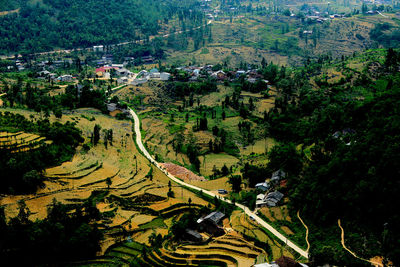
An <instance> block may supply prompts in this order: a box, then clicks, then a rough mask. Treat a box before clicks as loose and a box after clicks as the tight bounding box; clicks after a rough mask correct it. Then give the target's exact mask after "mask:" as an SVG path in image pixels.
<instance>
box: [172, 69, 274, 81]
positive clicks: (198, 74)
mask: <svg viewBox="0 0 400 267" xmlns="http://www.w3.org/2000/svg"><path fill="white" fill-rule="evenodd" d="M213 67H214V66H213V65H205V66H203V67H196V66H188V67H179V68H177V70H180V71H184V72H186V73H188V74H189V76H190V78H189V81H197V80H199V79H201V78H207V77H211V78H214V79H216V80H218V81H233V80H235V79H237V78H239V77H240V76H245V79H246V80H247V81H248V82H250V83H255V82H256V81H258V80H262V81H264V82H265V83H266V84H269V81H268V80H263V76H262V75H261V74H260V73H258V70H257V69H250V70H233V71H228V72H225V71H223V70H216V71H214V70H213Z"/></svg>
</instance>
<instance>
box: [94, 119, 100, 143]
mask: <svg viewBox="0 0 400 267" xmlns="http://www.w3.org/2000/svg"><path fill="white" fill-rule="evenodd" d="M100 129H101V127H100V125H98V124H96V125H95V126H94V129H93V145H97V144H98V143H99V140H100Z"/></svg>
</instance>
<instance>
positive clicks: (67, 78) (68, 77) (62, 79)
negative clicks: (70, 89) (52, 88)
mask: <svg viewBox="0 0 400 267" xmlns="http://www.w3.org/2000/svg"><path fill="white" fill-rule="evenodd" d="M57 80H58V81H60V82H72V80H73V77H72V75H68V74H67V75H62V76H60V77H58V78H57Z"/></svg>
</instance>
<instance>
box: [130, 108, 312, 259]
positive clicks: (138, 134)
mask: <svg viewBox="0 0 400 267" xmlns="http://www.w3.org/2000/svg"><path fill="white" fill-rule="evenodd" d="M129 111H130V113H131V115H132V117H133V119H134V123H135V134H136V143H137V145H138V147H139V149H140V150H141V151H142V152H143V154H144V155H145V157H146V158H147V159H148V160H150V162H151V163H153V164H154V165H155V166H156V167H157V168H159V169H160V170H161V171H162V172H164V173H165V175H167V176H168V178H170V179H171V180H172V181H174V182H176V183H178V184H180V185H183V186H186V187H189V188H191V189H194V190H196V191H202V192H203V193H204V194H207V195H209V196H211V197H215V196H216V194H214V193H212V192H210V191H207V190H205V189H203V188H200V187H197V186H194V185H191V184H188V183H185V182H183V181H182V180H180V179H178V178H176V177H175V176H173V175H172V174H170V173H169V172H167V171H166V170H165V169H163V168H162V167H161V165H160V164H159V163H158V162H157V161H155V160H154V159H153V157H152V156H151V155H150V154H149V152H148V151H147V149H146V148H145V147H144V145H143V143H142V134H141V132H140V120H139V117H138V116H137V115H136V113H135V112H134V111H133V110H132V109H129ZM217 197H218V198H219V199H221V200H222V201H225V202H227V203H232V202H231V201H230V200H229V199H226V198H224V197H220V196H217ZM235 205H236V206H237V207H238V208H240V209H242V210H243V211H244V212H245V213H246V214H247V215H248V216H252V217H253V218H254V219H255V221H257V222H258V223H259V224H260V225H261V226H263V227H265V228H266V229H267V230H268V231H270V232H271V233H272V234H273V235H274V236H275V237H277V238H278V239H279V240H281V241H282V242H284V243H285V244H286V245H287V246H288V247H290V248H292V249H293V250H295V251H296V252H297V253H299V254H300V255H301V256H303V257H305V258H307V259H308V252H307V251H305V250H303V249H301V248H300V247H298V246H297V245H296V244H294V243H293V242H292V241H290V240H289V239H287V237H286V236H284V235H282V234H281V233H279V232H278V231H277V230H276V229H275V228H274V227H272V226H271V225H270V224H268V223H267V222H265V221H264V220H263V219H261V218H260V217H259V216H257V215H256V214H255V213H253V212H252V211H251V210H250V209H249V208H248V207H246V206H244V205H242V204H239V203H235Z"/></svg>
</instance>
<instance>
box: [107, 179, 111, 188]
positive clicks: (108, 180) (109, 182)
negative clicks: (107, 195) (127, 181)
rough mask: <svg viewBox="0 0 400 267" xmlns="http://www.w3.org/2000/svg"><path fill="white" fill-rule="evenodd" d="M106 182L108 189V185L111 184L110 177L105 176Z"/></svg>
mask: <svg viewBox="0 0 400 267" xmlns="http://www.w3.org/2000/svg"><path fill="white" fill-rule="evenodd" d="M106 184H107V189H110V186H111V184H112V181H111V178H110V177H107V179H106Z"/></svg>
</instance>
